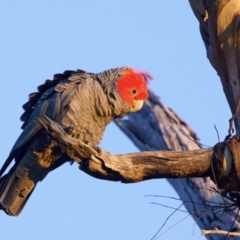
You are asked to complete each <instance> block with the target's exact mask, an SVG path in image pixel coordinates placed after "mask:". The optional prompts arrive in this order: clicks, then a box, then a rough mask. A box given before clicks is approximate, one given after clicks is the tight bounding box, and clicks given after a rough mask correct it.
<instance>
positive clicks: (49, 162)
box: [0, 68, 131, 216]
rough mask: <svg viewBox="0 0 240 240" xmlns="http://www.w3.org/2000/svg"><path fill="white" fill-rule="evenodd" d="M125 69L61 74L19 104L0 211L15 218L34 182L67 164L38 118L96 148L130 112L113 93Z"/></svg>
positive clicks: (1, 185) (0, 192)
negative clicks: (113, 124)
mask: <svg viewBox="0 0 240 240" xmlns="http://www.w3.org/2000/svg"><path fill="white" fill-rule="evenodd" d="M126 69H127V68H117V69H111V70H108V71H105V72H102V73H99V74H93V73H87V72H85V71H82V70H78V71H65V72H64V73H63V74H56V75H54V78H53V80H47V81H46V82H45V84H43V85H41V86H39V87H38V92H36V93H32V94H30V96H29V101H28V102H27V103H25V104H24V105H23V108H24V110H25V112H24V113H23V115H22V116H21V120H22V121H24V123H23V126H22V129H23V132H22V133H21V135H20V136H19V138H18V139H17V141H16V143H15V144H14V146H13V148H12V150H11V152H10V154H9V157H8V158H7V160H6V161H5V163H4V164H3V166H2V169H1V170H0V176H2V175H3V173H4V172H5V171H6V169H7V168H8V167H9V165H10V164H11V163H12V161H13V160H15V161H14V165H13V166H12V167H11V169H10V170H9V172H8V173H7V174H5V175H4V176H2V177H1V179H0V209H2V210H4V211H5V212H6V213H7V214H9V215H13V216H17V215H18V214H19V213H20V212H21V210H22V208H23V207H24V205H25V204H26V202H27V200H28V198H29V197H30V195H31V194H32V192H33V190H34V188H35V187H36V185H37V183H38V182H39V181H42V180H43V179H44V178H45V176H46V175H47V174H48V173H49V172H50V171H51V170H53V169H55V168H57V167H59V166H60V165H61V164H63V163H64V162H66V161H68V160H70V159H69V158H68V157H67V156H65V155H64V154H63V153H62V152H61V149H60V148H59V147H58V146H57V144H56V142H54V141H53V140H52V139H51V138H50V137H49V136H48V135H47V134H46V132H45V131H44V130H43V129H42V127H41V125H40V124H39V122H38V118H39V117H40V116H41V115H43V114H44V115H47V116H48V117H49V118H51V119H53V120H54V121H56V122H58V123H59V124H61V125H62V126H63V127H65V128H66V129H67V128H69V127H70V129H71V126H73V127H72V131H70V133H69V134H71V135H72V136H73V137H75V138H78V139H81V140H82V141H84V142H85V143H87V144H89V145H90V146H92V147H96V146H97V145H98V144H99V142H100V141H101V138H102V135H103V133H104V130H105V127H106V125H107V124H108V123H109V122H110V121H112V120H113V119H114V118H116V117H123V116H125V115H126V114H127V113H129V112H130V111H131V107H130V106H129V105H128V104H126V103H124V102H123V101H122V100H121V97H120V95H119V94H118V92H117V91H116V82H117V80H118V79H119V78H120V77H122V76H123V73H124V71H125V70H126Z"/></svg>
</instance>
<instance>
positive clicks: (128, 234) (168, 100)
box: [0, 0, 230, 240]
mask: <svg viewBox="0 0 240 240" xmlns="http://www.w3.org/2000/svg"><path fill="white" fill-rule="evenodd" d="M0 21H1V25H0V30H1V40H0V42H1V44H0V52H1V54H0V62H1V66H0V68H1V89H2V91H1V95H0V109H1V112H2V114H1V118H0V126H1V128H0V132H1V153H0V157H1V162H2V163H3V162H4V161H5V159H6V158H7V156H8V154H9V151H10V150H11V148H12V145H13V144H14V142H15V140H16V139H17V137H18V135H19V134H20V132H21V130H20V126H21V122H20V120H19V117H20V115H21V114H22V108H21V106H22V104H23V103H25V102H26V100H27V96H28V94H29V93H30V92H34V91H36V87H37V86H38V85H40V84H41V83H43V82H44V81H45V80H46V79H47V78H51V77H52V75H53V74H54V73H58V72H62V71H64V70H66V69H77V68H80V69H84V70H87V71H91V72H99V71H103V70H106V69H109V68H113V67H119V66H132V67H135V68H138V69H143V70H147V71H149V72H150V73H151V74H152V75H153V76H154V81H152V82H151V86H150V87H151V89H153V90H154V91H155V93H157V94H158V95H159V96H160V98H161V99H162V100H163V102H164V103H165V104H166V105H168V106H170V107H171V108H173V109H174V110H175V111H176V112H177V113H178V114H179V116H180V117H181V118H182V119H183V120H184V121H186V122H187V123H188V124H189V125H190V126H191V127H192V128H193V130H195V131H196V133H197V134H198V136H199V137H200V139H201V142H202V143H204V144H207V145H209V146H213V145H214V144H215V143H216V142H217V141H218V140H217V134H216V132H215V130H214V127H213V124H216V126H217V128H218V131H219V134H220V137H221V140H223V138H224V137H225V135H226V134H227V128H228V119H229V118H230V111H229V107H228V104H227V102H226V100H225V96H224V93H223V91H222V86H221V83H220V81H219V79H218V76H217V74H216V72H215V70H214V69H213V68H212V67H211V65H210V63H209V62H208V60H207V58H206V52H205V48H204V45H203V43H202V40H201V37H200V34H199V27H198V23H197V20H196V19H195V17H194V15H193V13H192V11H191V9H190V6H189V4H188V1H175V2H173V1H167V0H162V1H142V0H139V1H133V0H129V1H120V0H115V1H110V0H104V1H96V0H95V1H93V0H88V1H81V0H80V1H76V0H69V1H66V0H64V1H63V0H59V1H56V0H55V1H46V0H42V1H38V2H37V1H26V0H25V1H24V0H23V1H21V2H20V1H11V0H9V1H4V2H2V3H1V4H0ZM101 147H102V148H103V149H105V150H107V151H110V152H112V153H128V152H134V151H137V149H136V147H135V146H134V145H133V144H132V143H131V141H129V140H128V139H127V138H126V137H125V136H124V135H123V133H122V132H120V130H119V129H118V128H117V127H116V126H115V125H114V124H110V125H109V127H108V128H107V131H106V133H105V135H104V138H103V141H102V143H101ZM148 194H159V195H167V196H175V197H177V194H176V193H175V191H174V190H173V189H172V187H171V186H170V185H169V184H168V183H167V181H166V180H151V181H146V182H142V183H137V184H129V185H125V184H121V183H115V182H107V181H101V180H97V179H94V178H92V177H90V176H88V175H86V174H84V173H83V172H81V171H80V170H78V167H77V165H76V164H74V165H73V166H71V167H70V166H69V165H68V164H65V165H64V166H62V167H61V168H60V169H58V170H56V171H54V172H53V173H51V174H49V175H48V176H47V177H46V179H44V181H43V182H41V183H39V184H38V186H37V188H36V189H35V191H34V193H33V194H32V196H31V199H30V200H29V201H28V203H27V205H26V207H25V209H24V210H23V212H22V213H21V215H20V216H19V217H17V218H12V217H8V216H7V215H5V214H4V213H3V212H0V224H1V239H7V240H15V239H18V240H32V239H35V240H40V239H46V240H52V239H87V240H96V239H104V240H108V239H109V240H110V239H115V240H122V239H131V240H132V239H138V240H146V239H151V237H152V236H153V235H154V234H155V232H156V231H157V230H158V228H159V227H160V226H161V225H162V224H163V222H164V221H165V220H166V218H167V217H168V216H169V215H170V214H171V212H172V210H170V209H167V208H164V207H160V206H156V205H151V204H149V202H153V201H156V202H159V203H162V204H167V205H171V206H178V205H180V202H178V201H170V200H169V199H168V200H166V199H156V198H146V197H144V195H148ZM185 216H186V214H183V213H178V214H175V215H174V216H173V217H171V218H170V220H169V222H168V223H167V224H166V226H165V230H166V229H168V228H169V227H171V226H172V225H173V224H175V223H176V222H178V221H179V220H180V219H182V218H184V217H185ZM193 231H194V235H193ZM163 232H164V230H163V231H161V233H163ZM161 233H160V234H161ZM179 236H181V239H186V240H188V239H198V238H199V236H200V230H199V228H198V227H197V226H194V221H193V219H192V218H191V217H188V218H187V219H185V220H183V221H182V222H181V223H180V224H178V225H177V226H174V227H173V228H171V229H170V230H168V231H167V232H166V233H165V234H164V235H162V236H161V237H160V238H159V239H179Z"/></svg>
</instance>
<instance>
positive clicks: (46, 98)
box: [0, 70, 86, 176]
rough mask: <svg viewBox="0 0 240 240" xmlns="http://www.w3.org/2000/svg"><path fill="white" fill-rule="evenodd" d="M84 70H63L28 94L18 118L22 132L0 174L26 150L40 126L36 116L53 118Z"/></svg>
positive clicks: (65, 101)
mask: <svg viewBox="0 0 240 240" xmlns="http://www.w3.org/2000/svg"><path fill="white" fill-rule="evenodd" d="M85 78H86V72H85V71H82V70H77V71H70V70H68V71H65V72H64V73H62V74H55V75H54V77H53V80H46V82H45V83H44V84H42V85H40V86H39V87H38V92H35V93H31V94H30V95H29V101H28V102H26V103H25V104H24V105H23V109H24V110H25V111H24V113H23V114H22V116H21V117H20V119H21V120H22V121H23V122H24V123H23V125H22V129H23V131H22V133H21V134H20V136H19V137H18V139H17V141H16V142H15V144H14V146H13V148H12V150H11V152H10V154H9V157H8V158H7V159H6V161H5V163H4V164H3V166H2V168H1V170H0V176H2V174H3V173H4V172H5V170H6V169H7V168H8V166H9V165H10V164H11V162H12V160H13V159H14V158H15V161H16V162H18V161H20V160H21V157H22V156H23V154H24V153H25V151H27V149H28V147H29V143H30V142H31V141H32V140H33V139H34V138H35V137H36V136H37V134H38V132H39V131H40V130H41V129H42V126H41V125H40V123H39V122H38V118H39V117H41V116H42V115H46V116H48V117H49V118H50V119H53V120H55V119H56V117H57V116H58V115H59V114H60V113H61V109H63V108H64V107H65V106H66V105H67V104H68V103H69V101H70V99H71V96H72V94H73V93H74V92H75V89H76V85H77V84H79V83H81V82H83V81H84V79H85Z"/></svg>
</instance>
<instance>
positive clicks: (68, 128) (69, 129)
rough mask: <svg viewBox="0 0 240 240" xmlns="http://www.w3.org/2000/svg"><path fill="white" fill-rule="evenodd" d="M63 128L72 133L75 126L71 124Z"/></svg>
mask: <svg viewBox="0 0 240 240" xmlns="http://www.w3.org/2000/svg"><path fill="white" fill-rule="evenodd" d="M63 129H64V131H65V132H66V133H68V134H71V133H72V132H73V130H74V126H73V125H70V126H67V127H64V128H63Z"/></svg>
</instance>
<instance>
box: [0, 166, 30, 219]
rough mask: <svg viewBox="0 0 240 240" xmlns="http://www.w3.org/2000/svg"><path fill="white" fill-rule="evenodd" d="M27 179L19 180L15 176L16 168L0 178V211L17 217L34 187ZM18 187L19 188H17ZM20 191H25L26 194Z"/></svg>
mask: <svg viewBox="0 0 240 240" xmlns="http://www.w3.org/2000/svg"><path fill="white" fill-rule="evenodd" d="M30 185H32V181H31V182H29V179H27V178H19V177H18V176H17V175H16V167H15V166H13V168H12V169H11V170H10V171H9V172H8V173H7V174H6V175H4V176H3V177H1V178H0V209H1V210H3V211H5V213H7V214H8V215H10V216H18V215H19V214H20V212H21V211H22V209H23V207H24V206H25V204H26V202H27V200H28V199H29V197H30V195H31V194H32V192H33V190H34V188H35V186H31V189H29V186H30ZM19 186H21V187H20V188H19ZM20 189H27V194H24V191H19V190H20Z"/></svg>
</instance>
